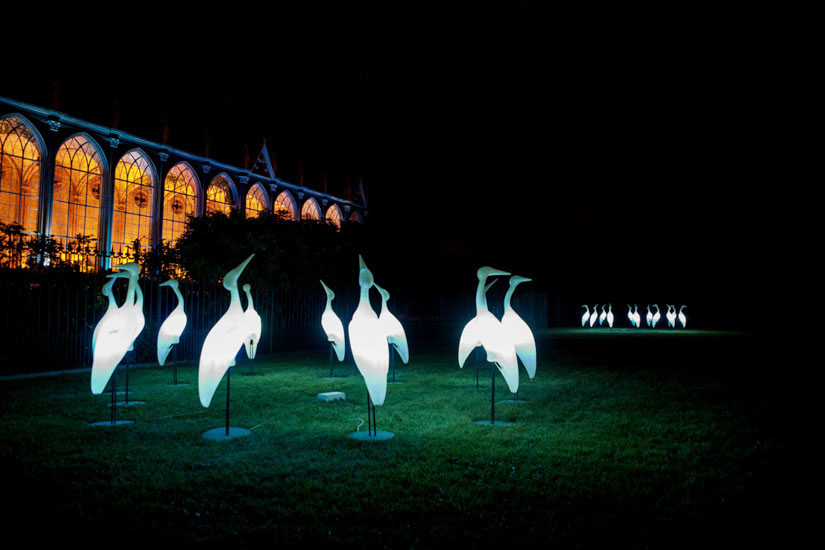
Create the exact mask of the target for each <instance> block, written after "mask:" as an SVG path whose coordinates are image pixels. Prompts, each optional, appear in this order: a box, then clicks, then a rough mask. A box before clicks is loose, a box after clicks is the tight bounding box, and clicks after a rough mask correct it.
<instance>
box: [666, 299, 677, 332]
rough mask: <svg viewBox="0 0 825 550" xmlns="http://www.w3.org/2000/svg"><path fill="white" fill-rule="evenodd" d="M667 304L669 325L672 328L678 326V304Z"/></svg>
mask: <svg viewBox="0 0 825 550" xmlns="http://www.w3.org/2000/svg"><path fill="white" fill-rule="evenodd" d="M666 305H667V313H666V314H665V317H667V326H669V327H670V328H676V306H672V305H670V304H666Z"/></svg>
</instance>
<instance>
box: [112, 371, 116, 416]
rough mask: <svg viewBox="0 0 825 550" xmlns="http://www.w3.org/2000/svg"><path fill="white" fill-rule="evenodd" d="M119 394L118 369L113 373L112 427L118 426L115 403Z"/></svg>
mask: <svg viewBox="0 0 825 550" xmlns="http://www.w3.org/2000/svg"><path fill="white" fill-rule="evenodd" d="M116 393H117V367H115V371H114V372H113V373H112V404H111V407H112V426H114V425H115V424H117V404H116V403H115V394H116Z"/></svg>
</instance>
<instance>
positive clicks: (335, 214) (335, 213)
mask: <svg viewBox="0 0 825 550" xmlns="http://www.w3.org/2000/svg"><path fill="white" fill-rule="evenodd" d="M343 218H344V216H343V215H342V214H341V209H340V208H338V205H337V204H333V205H332V206H330V207H329V208H328V209H327V214H326V216H324V221H326V222H327V223H331V224H332V225H334V226H335V227H339V228H340V227H341V220H342V219H343Z"/></svg>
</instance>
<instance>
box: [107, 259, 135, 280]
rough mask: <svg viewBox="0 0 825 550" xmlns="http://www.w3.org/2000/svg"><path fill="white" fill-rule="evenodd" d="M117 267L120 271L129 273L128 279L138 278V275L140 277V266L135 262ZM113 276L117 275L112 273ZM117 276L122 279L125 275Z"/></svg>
mask: <svg viewBox="0 0 825 550" xmlns="http://www.w3.org/2000/svg"><path fill="white" fill-rule="evenodd" d="M116 267H117V268H118V269H120V270H121V272H126V273H128V275H127V276H128V277H137V276H138V275H140V264H137V263H135V262H129V263H128V264H120V265H119V266H116ZM112 275H116V274H115V273H112ZM117 276H118V277H122V276H123V275H117Z"/></svg>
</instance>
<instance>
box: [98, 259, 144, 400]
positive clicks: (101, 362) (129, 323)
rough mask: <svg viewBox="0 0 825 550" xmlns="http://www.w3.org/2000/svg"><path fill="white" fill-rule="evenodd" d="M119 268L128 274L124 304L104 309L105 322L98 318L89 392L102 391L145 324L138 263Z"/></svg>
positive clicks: (118, 275)
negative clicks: (98, 324) (108, 309)
mask: <svg viewBox="0 0 825 550" xmlns="http://www.w3.org/2000/svg"><path fill="white" fill-rule="evenodd" d="M118 268H119V269H121V270H123V271H124V272H126V273H128V277H129V287H128V289H127V291H126V300H125V301H124V302H123V305H122V306H120V307H119V308H117V310H114V311H111V312H109V311H107V312H106V315H104V317H105V322H104V319H101V323H100V327H99V330H98V335H97V342H95V345H94V352H93V360H92V393H93V394H95V395H97V394H101V393H103V390H104V388H105V387H106V384H107V383H108V382H109V378H110V377H111V376H112V373H113V372H114V371H115V369H116V368H117V366H118V364H120V362H121V361H122V360H123V357H124V356H125V355H126V352H128V351H130V350H132V349H134V347H133V344H134V341H135V339H136V338H137V337H138V335H139V334H140V332H141V331H142V330H143V326H144V325H145V324H146V320H145V319H144V317H143V293H142V292H141V291H140V286H139V285H138V276H139V275H140V266H139V265H138V264H136V263H134V262H132V263H128V264H123V265H120V266H118ZM122 276H123V275H120V274H114V275H109V277H122Z"/></svg>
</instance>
